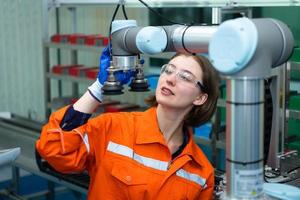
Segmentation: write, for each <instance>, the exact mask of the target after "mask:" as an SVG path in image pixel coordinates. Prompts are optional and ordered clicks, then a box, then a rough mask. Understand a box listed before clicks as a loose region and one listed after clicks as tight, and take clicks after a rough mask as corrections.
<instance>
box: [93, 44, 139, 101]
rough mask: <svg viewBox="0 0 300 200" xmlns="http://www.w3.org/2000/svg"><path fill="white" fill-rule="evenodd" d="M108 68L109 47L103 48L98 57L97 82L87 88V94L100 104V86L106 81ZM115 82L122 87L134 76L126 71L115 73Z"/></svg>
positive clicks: (131, 72)
mask: <svg viewBox="0 0 300 200" xmlns="http://www.w3.org/2000/svg"><path fill="white" fill-rule="evenodd" d="M109 66H110V55H109V46H107V47H105V48H104V50H103V52H102V54H101V56H100V65H99V73H98V77H97V80H96V81H95V82H94V83H93V84H92V85H91V86H89V87H88V91H89V93H90V94H91V95H92V96H93V97H94V98H95V99H96V100H97V101H99V102H102V100H103V96H102V92H101V90H102V86H103V84H104V82H105V81H106V80H107V77H108V72H107V68H108V67H109ZM114 75H115V77H116V79H117V81H119V82H120V83H121V84H122V85H124V84H127V83H129V81H130V79H131V77H132V76H134V70H128V71H127V72H123V71H116V72H115V73H114Z"/></svg>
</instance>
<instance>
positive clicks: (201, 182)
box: [176, 169, 207, 188]
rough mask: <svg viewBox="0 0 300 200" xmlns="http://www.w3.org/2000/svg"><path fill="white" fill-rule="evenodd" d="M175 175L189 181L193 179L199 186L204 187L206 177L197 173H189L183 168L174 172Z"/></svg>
mask: <svg viewBox="0 0 300 200" xmlns="http://www.w3.org/2000/svg"><path fill="white" fill-rule="evenodd" d="M176 175H177V176H179V177H181V178H184V179H187V180H189V181H193V182H195V183H197V184H199V185H200V186H201V187H203V188H206V186H207V185H206V179H204V178H202V177H200V176H199V175H197V174H192V173H189V172H187V171H185V170H183V169H180V170H178V171H177V172H176Z"/></svg>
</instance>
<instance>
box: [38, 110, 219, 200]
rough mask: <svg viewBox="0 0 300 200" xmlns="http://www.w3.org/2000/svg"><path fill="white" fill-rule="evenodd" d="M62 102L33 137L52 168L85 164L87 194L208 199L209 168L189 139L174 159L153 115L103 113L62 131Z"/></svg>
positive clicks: (64, 169)
mask: <svg viewBox="0 0 300 200" xmlns="http://www.w3.org/2000/svg"><path fill="white" fill-rule="evenodd" d="M66 109H67V108H66V107H65V108H62V109H60V110H58V111H56V112H55V113H53V114H52V115H51V117H50V119H49V122H48V124H46V125H45V126H44V127H43V129H42V133H41V136H40V139H39V140H38V141H37V142H36V148H37V150H38V152H39V153H40V155H41V156H42V157H43V158H44V159H46V160H47V161H48V162H49V163H50V164H51V165H52V166H53V167H54V168H55V169H56V170H58V171H60V172H62V173H72V172H80V171H83V170H87V171H88V172H89V175H90V178H91V182H90V186H89V192H88V199H90V200H94V199H95V200H96V199H101V200H102V199H103V200H110V199H119V200H123V199H130V200H135V199H136V200H142V199H143V200H148V199H151V200H160V199H162V200H173V199H174V200H175V199H176V200H178V199H189V200H192V199H203V200H207V199H212V196H213V186H214V170H213V167H212V166H211V164H210V162H209V161H208V160H207V158H206V156H205V155H204V154H203V152H202V151H201V150H200V148H199V147H198V146H197V144H196V143H195V142H194V140H193V136H192V131H191V130H189V135H190V137H189V138H190V139H189V141H188V143H187V145H186V146H185V148H184V150H183V151H182V153H181V154H180V155H179V156H177V157H176V158H175V159H174V160H172V159H171V153H170V151H169V149H168V146H167V144H166V142H165V140H164V137H163V135H162V133H161V132H160V130H159V126H158V123H157V118H156V108H155V107H153V108H150V109H148V110H147V111H145V112H128V113H125V112H124V113H105V114H101V115H99V116H98V117H96V118H93V119H90V120H89V121H88V123H86V124H84V125H82V126H80V127H78V128H76V129H73V130H72V131H63V130H61V128H60V125H59V124H60V122H61V120H62V118H63V116H64V114H65V112H66Z"/></svg>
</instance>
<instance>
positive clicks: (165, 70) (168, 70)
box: [160, 63, 206, 92]
mask: <svg viewBox="0 0 300 200" xmlns="http://www.w3.org/2000/svg"><path fill="white" fill-rule="evenodd" d="M160 73H161V74H166V75H171V74H173V73H175V75H176V77H177V78H178V80H179V81H182V82H184V83H189V84H195V85H197V86H198V87H199V88H200V89H201V91H203V92H206V88H205V86H204V85H203V84H202V83H201V82H200V81H199V80H197V78H196V77H195V75H194V74H192V73H191V72H189V71H185V70H177V69H176V66H175V65H173V64H170V63H168V64H164V65H163V66H162V67H161V72H160Z"/></svg>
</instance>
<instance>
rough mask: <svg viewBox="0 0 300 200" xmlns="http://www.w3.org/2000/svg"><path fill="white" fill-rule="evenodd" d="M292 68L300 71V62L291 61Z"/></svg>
mask: <svg viewBox="0 0 300 200" xmlns="http://www.w3.org/2000/svg"><path fill="white" fill-rule="evenodd" d="M291 70H296V71H300V62H291Z"/></svg>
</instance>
